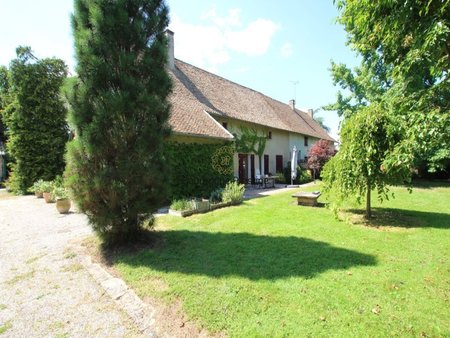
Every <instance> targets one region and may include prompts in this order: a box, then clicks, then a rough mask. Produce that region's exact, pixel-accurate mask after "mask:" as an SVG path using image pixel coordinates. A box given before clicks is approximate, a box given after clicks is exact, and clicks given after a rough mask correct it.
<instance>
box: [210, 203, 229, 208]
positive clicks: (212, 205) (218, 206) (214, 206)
mask: <svg viewBox="0 0 450 338" xmlns="http://www.w3.org/2000/svg"><path fill="white" fill-rule="evenodd" d="M230 205H231V202H220V203H215V204H211V210H216V209H220V208H225V207H228V206H230Z"/></svg>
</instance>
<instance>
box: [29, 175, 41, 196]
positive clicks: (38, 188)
mask: <svg viewBox="0 0 450 338" xmlns="http://www.w3.org/2000/svg"><path fill="white" fill-rule="evenodd" d="M42 183H44V181H43V180H42V179H41V180H38V181H36V182H34V184H33V187H32V188H31V191H32V192H34V195H35V196H36V197H37V198H42V197H44V196H43V191H42Z"/></svg>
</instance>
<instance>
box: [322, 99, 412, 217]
mask: <svg viewBox="0 0 450 338" xmlns="http://www.w3.org/2000/svg"><path fill="white" fill-rule="evenodd" d="M402 134H403V133H402V131H401V128H400V127H399V126H398V125H397V124H396V123H395V121H394V120H393V119H392V118H391V116H390V115H389V114H388V113H386V112H385V111H384V110H383V109H382V108H381V107H380V106H378V105H374V104H372V105H370V106H369V107H367V108H364V109H361V110H360V111H359V112H357V113H355V114H354V115H353V116H351V117H350V118H348V119H346V120H345V121H344V124H343V126H342V130H341V142H342V144H341V148H340V149H339V152H338V153H337V155H336V156H334V157H333V158H332V159H331V160H330V161H329V162H328V163H327V164H326V165H325V167H324V169H323V171H322V178H323V180H324V182H325V185H324V192H325V193H328V194H330V195H332V196H334V197H335V198H334V200H333V203H334V204H335V206H339V205H340V204H342V203H343V201H345V200H346V199H347V198H348V197H349V196H356V199H357V201H358V202H361V199H362V198H363V197H366V202H367V205H366V207H367V209H366V212H367V214H366V216H367V217H370V212H371V202H370V193H371V190H372V189H376V191H377V193H378V198H379V199H380V200H383V199H387V198H388V191H389V189H388V186H387V185H388V184H395V183H399V182H401V183H403V182H404V181H407V180H409V177H410V171H409V167H408V166H405V165H404V163H402V162H394V163H393V162H392V157H391V153H392V152H394V150H395V147H396V145H397V142H399V141H400V140H401V137H402ZM405 161H406V162H409V160H408V159H405Z"/></svg>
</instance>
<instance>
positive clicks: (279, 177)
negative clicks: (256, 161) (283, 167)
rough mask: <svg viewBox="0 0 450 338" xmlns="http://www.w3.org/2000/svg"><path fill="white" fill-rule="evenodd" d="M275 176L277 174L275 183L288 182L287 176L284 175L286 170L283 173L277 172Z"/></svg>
mask: <svg viewBox="0 0 450 338" xmlns="http://www.w3.org/2000/svg"><path fill="white" fill-rule="evenodd" d="M275 176H277V178H276V179H275V183H279V184H286V183H287V181H286V177H284V172H282V173H276V174H275ZM289 184H291V181H290V180H289Z"/></svg>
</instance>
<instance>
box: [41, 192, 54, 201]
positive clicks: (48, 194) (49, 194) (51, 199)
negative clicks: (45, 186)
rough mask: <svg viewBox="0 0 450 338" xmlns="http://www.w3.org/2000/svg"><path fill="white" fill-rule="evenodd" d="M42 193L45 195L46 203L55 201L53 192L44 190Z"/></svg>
mask: <svg viewBox="0 0 450 338" xmlns="http://www.w3.org/2000/svg"><path fill="white" fill-rule="evenodd" d="M42 195H43V196H44V200H45V203H55V201H54V200H53V196H52V193H51V192H44V193H42Z"/></svg>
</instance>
